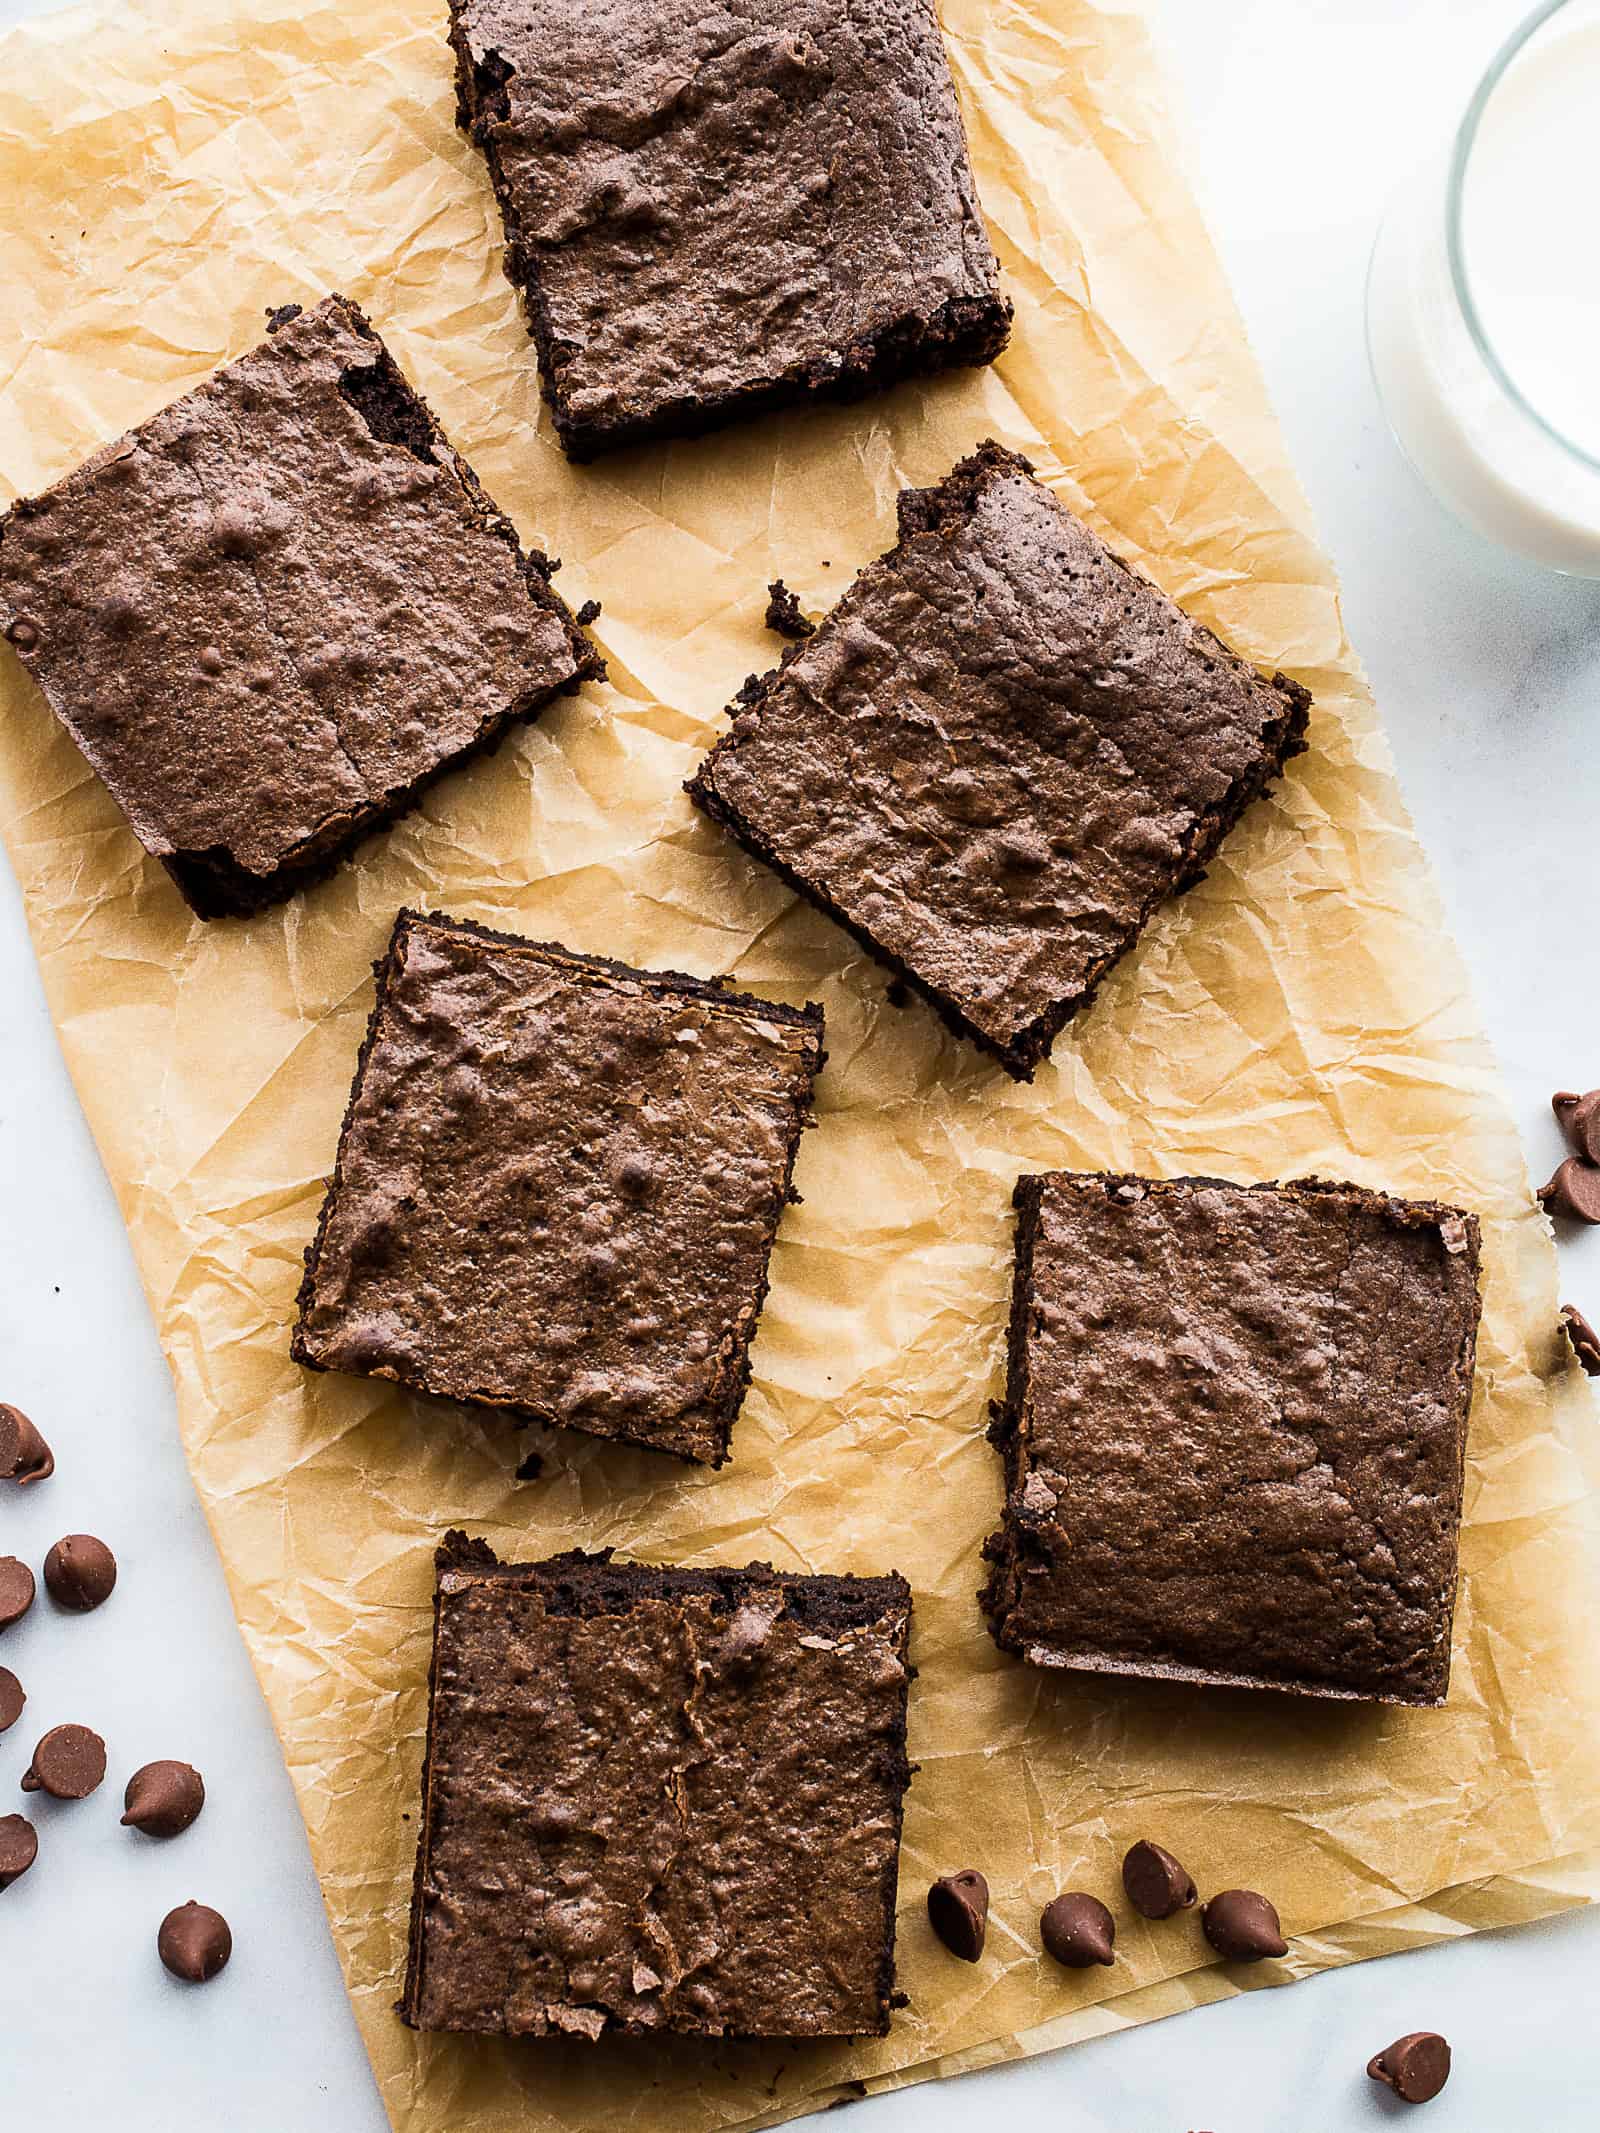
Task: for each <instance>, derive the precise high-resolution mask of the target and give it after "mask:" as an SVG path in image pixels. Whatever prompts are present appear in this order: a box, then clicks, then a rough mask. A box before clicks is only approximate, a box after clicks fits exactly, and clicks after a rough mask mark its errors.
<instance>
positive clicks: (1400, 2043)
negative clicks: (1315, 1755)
mask: <svg viewBox="0 0 1600 2133" xmlns="http://www.w3.org/2000/svg"><path fill="white" fill-rule="evenodd" d="M1367 2072H1368V2073H1369V2074H1370V2075H1371V2076H1372V2079H1373V2080H1374V2081H1381V2082H1382V2083H1383V2085H1384V2087H1385V2088H1386V2089H1393V2090H1394V2092H1395V2094H1396V2095H1397V2096H1399V2097H1402V2098H1404V2100H1405V2101H1406V2102H1407V2103H1427V2102H1429V2101H1430V2100H1431V2098H1433V2097H1435V2096H1437V2095H1438V2093H1439V2091H1440V2090H1441V2089H1442V2088H1443V2087H1444V2085H1445V2083H1446V2082H1447V2081H1448V2080H1449V2079H1450V2047H1449V2045H1448V2044H1446V2042H1445V2041H1444V2039H1443V2037H1440V2036H1436V2035H1435V2033H1434V2032H1433V2031H1432V2030H1431V2029H1414V2030H1412V2032H1411V2034H1410V2035H1409V2036H1405V2037H1396V2038H1395V2040H1394V2042H1393V2043H1392V2044H1386V2045H1385V2046H1384V2048H1383V2050H1382V2051H1381V2052H1379V2054H1378V2056H1377V2057H1376V2058H1375V2059H1369V2060H1368V2061H1367Z"/></svg>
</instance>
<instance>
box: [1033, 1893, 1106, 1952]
mask: <svg viewBox="0 0 1600 2133" xmlns="http://www.w3.org/2000/svg"><path fill="white" fill-rule="evenodd" d="M1039 1938H1040V1939H1041V1940H1042V1941H1043V1942H1044V1945H1045V1952H1046V1954H1048V1955H1053V1956H1054V1957H1055V1959H1056V1961H1057V1962H1058V1963H1065V1964H1066V1966H1067V1968H1068V1969H1069V1970H1087V1969H1089V1968H1090V1967H1091V1965H1092V1964H1095V1963H1110V1962H1114V1961H1115V1960H1116V1957H1115V1954H1114V1953H1113V1945H1114V1943H1115V1941H1116V1938H1117V1922H1116V1920H1115V1919H1114V1918H1113V1917H1112V1915H1111V1913H1110V1912H1109V1911H1108V1910H1107V1909H1106V1907H1105V1905H1104V1904H1103V1903H1102V1902H1101V1901H1100V1899H1099V1897H1098V1896H1088V1895H1085V1894H1084V1893H1083V1891H1082V1890H1081V1889H1069V1890H1068V1891H1067V1892H1066V1894H1065V1895H1062V1896H1057V1897H1056V1898H1055V1900H1054V1901H1053V1902H1051V1903H1047V1904H1046V1905H1045V1907H1044V1912H1043V1915H1042V1916H1041V1918H1040V1920H1039Z"/></svg>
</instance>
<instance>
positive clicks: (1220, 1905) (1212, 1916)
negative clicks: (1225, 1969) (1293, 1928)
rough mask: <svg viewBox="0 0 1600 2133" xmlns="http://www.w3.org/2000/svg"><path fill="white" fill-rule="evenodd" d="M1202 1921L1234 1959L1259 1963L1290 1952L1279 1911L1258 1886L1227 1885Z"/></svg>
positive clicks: (1219, 1950)
mask: <svg viewBox="0 0 1600 2133" xmlns="http://www.w3.org/2000/svg"><path fill="white" fill-rule="evenodd" d="M1200 1924H1201V1928H1202V1930H1203V1931H1204V1933H1205V1936H1206V1939H1207V1940H1208V1941H1210V1943H1211V1945H1212V1947H1213V1948H1215V1949H1216V1951H1217V1953H1218V1954H1219V1955H1224V1956H1226V1957H1227V1959H1228V1961H1229V1962H1230V1963H1259V1962H1263V1961H1265V1959H1266V1958H1267V1957H1268V1956H1269V1955H1287V1954H1288V1952H1289V1946H1288V1943H1287V1942H1286V1941H1285V1939H1284V1937H1283V1929H1282V1927H1281V1926H1280V1925H1279V1923H1278V1914H1277V1912H1276V1911H1275V1910H1274V1909H1273V1908H1272V1905H1271V1904H1270V1903H1268V1901H1267V1899H1266V1898H1265V1896H1258V1895H1257V1894H1256V1892H1255V1890H1254V1889H1224V1890H1223V1892H1222V1894H1221V1895H1220V1896H1213V1897H1212V1899H1211V1901H1210V1902H1209V1903H1208V1904H1206V1905H1205V1907H1204V1908H1203V1909H1202V1911H1201V1913H1200Z"/></svg>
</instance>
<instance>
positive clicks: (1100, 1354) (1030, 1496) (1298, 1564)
mask: <svg viewBox="0 0 1600 2133" xmlns="http://www.w3.org/2000/svg"><path fill="white" fill-rule="evenodd" d="M1016 1204H1017V1209H1018V1220H1017V1245H1016V1271H1015V1278H1014V1286H1013V1289H1012V1296H1011V1337H1010V1369H1009V1377H1008V1382H1007V1386H1006V1399H1005V1406H1004V1409H1003V1410H1002V1412H1001V1415H1000V1417H999V1419H998V1421H997V1423H996V1425H995V1431H994V1434H995V1437H996V1441H997V1442H998V1444H999V1445H1000V1448H1001V1451H1002V1453H1003V1455H1004V1459H1005V1472H1006V1503H1005V1518H1004V1523H1003V1525H1002V1526H1001V1529H1000V1531H999V1532H998V1533H997V1534H996V1535H995V1536H994V1537H993V1538H992V1539H991V1540H990V1542H989V1543H988V1546H987V1549H986V1551H985V1552H986V1553H987V1554H988V1556H989V1558H990V1560H991V1561H992V1562H993V1564H994V1570H993V1574H992V1576H991V1578H990V1581H989V1585H988V1588H987V1590H986V1591H985V1592H984V1594H983V1595H982V1600H983V1606H984V1609H985V1612H986V1613H987V1614H988V1616H989V1621H990V1626H991V1629H992V1631H993V1634H994V1637H995V1640H996V1642H997V1643H999V1644H1000V1645H1001V1646H1002V1647H1003V1648H1004V1649H1005V1650H1007V1651H1011V1652H1018V1653H1020V1654H1021V1655H1022V1657H1023V1658H1025V1659H1028V1660H1031V1661H1032V1662H1033V1663H1034V1664H1035V1665H1036V1666H1050V1667H1072V1668H1082V1669H1085V1670H1088V1671H1090V1672H1094V1673H1109V1674H1149V1675H1156V1676H1161V1677H1164V1678H1166V1679H1169V1680H1175V1681H1196V1682H1220V1683H1231V1684H1234V1685H1236V1686H1239V1687H1244V1688H1275V1689H1288V1690H1292V1691H1294V1692H1295V1693H1297V1694H1299V1695H1303V1696H1334V1697H1345V1698H1350V1699H1356V1700H1361V1701H1370V1702H1375V1703H1393V1704H1440V1703H1443V1702H1444V1699H1445V1694H1446V1691H1447V1690H1448V1688H1449V1685H1450V1625H1451V1618H1452V1616H1453V1614H1454V1611H1455V1598H1456V1558H1457V1541H1458V1535H1459V1528H1460V1522H1461V1491H1462V1469H1463V1461H1464V1458H1465V1453H1466V1436H1467V1412H1468V1409H1469V1407H1470V1405H1471V1402H1472V1371H1473V1353H1474V1346H1475V1342H1476V1338H1477V1327H1478V1224H1477V1220H1476V1218H1475V1217H1474V1216H1472V1215H1469V1214H1463V1213H1461V1212H1460V1211H1459V1210H1458V1209H1456V1208H1452V1207H1442V1206H1436V1205H1434V1204H1433V1203H1431V1202H1419V1201H1412V1200H1397V1199H1394V1198H1392V1197H1390V1196H1389V1195H1387V1194H1384V1193H1376V1192H1366V1191H1363V1190H1362V1189H1361V1188H1360V1187H1359V1186H1356V1185H1338V1184H1326V1183H1322V1182H1320V1181H1319V1180H1316V1179H1305V1180H1302V1181H1300V1182H1298V1183H1295V1184H1291V1185H1229V1184H1224V1183H1222V1182H1220V1181H1219V1180H1216V1179H1213V1178H1177V1179H1172V1180H1168V1181H1162V1182H1158V1181H1157V1180H1155V1179H1151V1178H1134V1177H1101V1176H1080V1175H1075V1174H1072V1173H1069V1172H1060V1173H1054V1174H1050V1175H1046V1176H1042V1177H1024V1178H1022V1179H1021V1180H1019V1182H1018V1185H1017V1190H1016Z"/></svg>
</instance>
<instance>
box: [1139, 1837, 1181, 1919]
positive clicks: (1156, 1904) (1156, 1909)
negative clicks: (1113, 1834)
mask: <svg viewBox="0 0 1600 2133" xmlns="http://www.w3.org/2000/svg"><path fill="white" fill-rule="evenodd" d="M1122 1886H1123V1887H1124V1888H1125V1889H1126V1890H1127V1892H1128V1901H1129V1903H1131V1904H1132V1905H1133V1908H1134V1909H1135V1910H1136V1911H1137V1912H1139V1913H1140V1915H1141V1916H1142V1917H1145V1918H1171V1917H1172V1915H1173V1914H1174V1912H1177V1911H1187V1910H1188V1908H1189V1906H1190V1905H1191V1904H1192V1903H1193V1902H1194V1900H1195V1895H1196V1890H1195V1885H1194V1877H1193V1876H1192V1875H1191V1874H1190V1872H1189V1869H1188V1868H1187V1867H1186V1866H1184V1865H1183V1864H1182V1863H1181V1862H1180V1861H1178V1860H1177V1859H1174V1858H1173V1856H1172V1854H1171V1852H1169V1851H1168V1850H1167V1849H1166V1848H1165V1846H1164V1845H1160V1844H1152V1843H1150V1841H1149V1840H1148V1839H1142V1840H1141V1841H1140V1842H1139V1843H1138V1844H1136V1845H1134V1847H1133V1849H1132V1850H1131V1851H1130V1852H1129V1853H1128V1856H1127V1857H1126V1859H1124V1860H1123V1862H1122Z"/></svg>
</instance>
